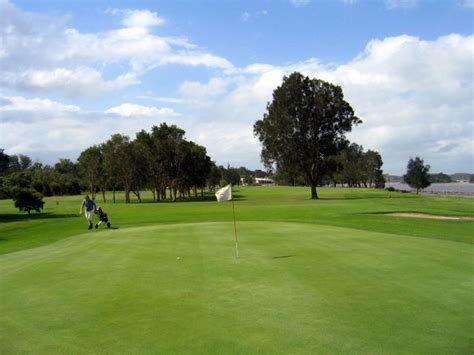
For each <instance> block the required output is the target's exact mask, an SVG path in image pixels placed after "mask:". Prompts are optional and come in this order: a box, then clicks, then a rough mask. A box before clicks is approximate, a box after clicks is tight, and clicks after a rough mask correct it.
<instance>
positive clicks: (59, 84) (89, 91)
mask: <svg viewBox="0 0 474 355" xmlns="http://www.w3.org/2000/svg"><path fill="white" fill-rule="evenodd" d="M0 83H1V84H3V85H5V86H7V87H14V88H17V89H18V88H19V89H24V90H33V91H34V90H36V91H56V90H59V91H62V92H64V93H65V94H66V95H67V96H70V97H75V96H92V95H95V94H97V93H102V92H105V91H111V90H117V89H121V88H124V87H126V86H129V85H134V84H138V83H139V80H138V79H137V78H136V75H135V74H133V73H126V74H122V75H119V76H118V77H116V78H115V79H113V80H104V79H103V78H102V74H101V73H100V72H99V71H97V70H95V69H92V68H87V67H78V68H74V69H66V68H57V69H53V70H27V71H25V72H22V73H11V72H9V73H4V76H3V78H2V79H0Z"/></svg>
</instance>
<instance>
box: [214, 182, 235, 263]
mask: <svg viewBox="0 0 474 355" xmlns="http://www.w3.org/2000/svg"><path fill="white" fill-rule="evenodd" d="M216 198H217V202H224V201H232V216H233V217H234V238H235V257H236V258H237V259H238V258H239V241H238V239H237V227H236V224H235V207H234V200H233V199H232V185H231V184H228V185H227V186H224V187H223V188H221V189H219V190H217V192H216Z"/></svg>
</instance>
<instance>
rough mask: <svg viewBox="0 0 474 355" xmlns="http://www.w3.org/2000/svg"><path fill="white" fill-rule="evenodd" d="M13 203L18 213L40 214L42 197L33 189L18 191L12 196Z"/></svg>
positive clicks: (42, 203) (42, 202)
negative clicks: (32, 212) (34, 212)
mask: <svg viewBox="0 0 474 355" xmlns="http://www.w3.org/2000/svg"><path fill="white" fill-rule="evenodd" d="M13 201H15V207H17V208H18V209H19V210H20V211H24V212H28V214H30V212H31V210H34V211H36V212H41V209H42V208H43V205H44V201H43V195H41V194H40V193H39V192H37V191H35V190H33V189H18V190H16V191H15V192H14V194H13Z"/></svg>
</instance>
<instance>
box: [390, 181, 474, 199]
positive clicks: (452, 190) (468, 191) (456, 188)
mask: <svg viewBox="0 0 474 355" xmlns="http://www.w3.org/2000/svg"><path fill="white" fill-rule="evenodd" d="M389 186H391V187H393V188H395V189H397V190H405V191H414V189H412V188H411V187H410V186H408V185H407V184H402V183H400V182H387V183H385V187H389ZM423 193H430V194H446V195H459V196H469V197H474V184H470V183H462V182H452V183H448V184H431V185H430V186H428V187H427V188H426V189H424V190H423Z"/></svg>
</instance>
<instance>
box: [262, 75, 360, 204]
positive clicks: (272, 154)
mask: <svg viewBox="0 0 474 355" xmlns="http://www.w3.org/2000/svg"><path fill="white" fill-rule="evenodd" d="M361 122H362V121H361V120H360V119H359V118H358V117H356V116H355V115H354V110H353V109H352V107H351V105H350V104H349V103H348V102H346V101H345V100H344V95H343V93H342V89H341V87H339V86H337V85H333V84H331V83H328V82H325V81H322V80H318V79H310V78H309V77H307V76H303V75H302V74H300V73H293V74H291V75H290V76H288V77H284V78H283V83H282V85H281V86H279V87H278V88H276V89H275V90H274V91H273V101H272V102H271V103H269V104H268V105H267V112H266V113H265V114H264V116H263V119H262V120H259V121H257V122H256V123H255V125H254V133H255V135H257V136H258V138H259V140H260V142H261V143H262V145H263V148H262V154H261V155H262V161H263V162H264V164H265V165H266V166H267V167H271V166H274V165H275V164H276V166H277V167H278V168H282V169H283V170H285V171H294V172H298V173H301V174H303V175H304V176H305V178H306V180H307V183H308V184H309V185H310V186H311V198H312V199H317V198H318V194H317V191H316V186H317V184H318V182H319V179H320V178H321V174H322V173H323V172H325V171H327V166H326V164H327V162H328V157H330V156H332V155H335V154H337V153H338V152H339V151H340V150H341V149H342V148H343V147H344V146H346V145H347V140H346V138H345V133H346V132H350V131H351V129H352V125H353V124H358V123H361Z"/></svg>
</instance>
